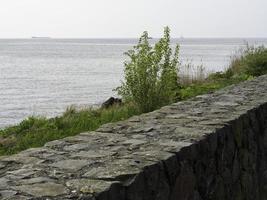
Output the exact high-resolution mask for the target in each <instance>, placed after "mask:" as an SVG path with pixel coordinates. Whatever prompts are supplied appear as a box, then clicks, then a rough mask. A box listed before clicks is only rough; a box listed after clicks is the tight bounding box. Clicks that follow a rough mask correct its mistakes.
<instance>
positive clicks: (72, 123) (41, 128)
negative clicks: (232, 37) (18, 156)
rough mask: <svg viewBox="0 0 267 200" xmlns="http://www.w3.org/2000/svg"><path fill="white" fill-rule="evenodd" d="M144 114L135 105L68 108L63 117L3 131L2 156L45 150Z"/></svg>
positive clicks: (32, 121) (37, 119)
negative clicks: (63, 140)
mask: <svg viewBox="0 0 267 200" xmlns="http://www.w3.org/2000/svg"><path fill="white" fill-rule="evenodd" d="M137 114H140V112H138V111H137V109H136V107H135V106H134V105H122V106H114V107H111V108H108V109H101V108H99V109H93V108H88V109H83V110H79V111H77V110H76V109H75V108H73V107H70V108H68V109H67V110H66V111H65V113H64V114H63V115H62V116H60V117H55V118H50V119H47V118H44V117H29V118H28V119H25V120H23V121H22V122H21V123H20V124H18V125H16V126H11V127H8V128H5V129H2V130H0V137H1V138H0V155H9V154H14V153H17V152H19V151H22V150H25V149H28V148H31V147H40V146H43V145H44V144H45V143H46V142H48V141H52V140H56V139H60V138H64V137H67V136H72V135H76V134H78V133H81V132H84V131H92V130H96V129H97V128H98V127H99V126H101V125H102V124H106V123H109V122H116V121H120V120H124V119H127V118H129V117H131V116H133V115H137Z"/></svg>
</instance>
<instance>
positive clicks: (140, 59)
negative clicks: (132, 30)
mask: <svg viewBox="0 0 267 200" xmlns="http://www.w3.org/2000/svg"><path fill="white" fill-rule="evenodd" d="M125 54H126V55H127V56H128V57H129V58H130V60H129V61H126V62H125V63H124V66H125V69H124V73H125V81H124V82H123V83H122V85H121V87H118V88H117V89H116V90H117V92H118V94H119V95H121V96H122V98H123V100H124V101H126V102H133V103H135V104H136V105H137V107H138V109H139V110H140V111H141V112H149V111H152V110H154V109H156V108H159V107H161V106H164V105H166V104H169V103H172V102H173V101H175V100H176V99H177V88H179V87H178V86H179V85H178V65H179V61H178V55H179V45H176V48H175V52H174V54H173V53H172V49H171V47H170V29H169V28H168V27H166V28H165V29H164V36H163V38H161V39H160V40H159V41H158V42H157V43H156V44H155V46H154V47H152V46H151V45H150V44H149V36H148V33H147V32H144V33H143V35H142V36H141V38H140V39H139V43H138V44H137V45H136V46H134V47H133V49H132V50H129V51H128V52H126V53H125Z"/></svg>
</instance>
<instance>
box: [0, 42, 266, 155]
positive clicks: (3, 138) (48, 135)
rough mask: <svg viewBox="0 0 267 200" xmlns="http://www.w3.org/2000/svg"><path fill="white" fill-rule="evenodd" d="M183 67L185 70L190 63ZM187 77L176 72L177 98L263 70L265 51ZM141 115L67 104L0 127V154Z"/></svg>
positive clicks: (131, 108)
mask: <svg viewBox="0 0 267 200" xmlns="http://www.w3.org/2000/svg"><path fill="white" fill-rule="evenodd" d="M186 70H187V71H188V72H189V70H190V66H189V65H188V66H187V68H186ZM198 70H199V71H195V72H194V74H193V75H192V76H191V77H190V74H189V73H186V74H185V75H184V76H181V75H180V81H181V88H178V89H177V91H178V92H177V93H178V94H179V100H186V99H189V98H191V97H194V96H197V95H200V94H205V93H210V92H213V91H215V90H218V89H221V88H223V87H226V86H229V85H232V84H237V83H239V82H242V81H245V80H248V79H251V78H253V77H255V76H259V75H262V74H266V73H267V50H266V48H264V47H258V48H247V49H246V50H245V51H244V52H243V53H242V54H241V55H240V56H237V57H235V58H234V59H233V60H232V62H231V64H230V66H229V68H228V69H227V70H226V71H225V72H217V73H212V74H210V75H209V76H208V77H206V78H204V75H203V68H202V67H199V68H198ZM138 114H141V112H140V111H138V109H137V106H135V105H134V104H132V103H130V104H123V105H121V106H114V107H110V108H108V109H103V108H94V109H93V108H87V109H82V110H77V109H75V108H74V107H69V108H68V109H67V110H66V111H65V113H64V114H63V115H62V116H59V117H55V118H50V119H48V118H45V117H29V118H28V119H25V120H23V121H22V122H21V123H20V124H18V125H15V126H10V127H8V128H5V129H2V130H0V155H10V154H14V153H17V152H19V151H22V150H25V149H28V148H32V147H40V146H43V145H44V144H45V143H46V142H48V141H52V140H56V139H60V138H64V137H67V136H73V135H76V134H79V133H81V132H84V131H93V130H96V129H97V128H98V127H100V126H101V125H102V124H105V123H109V122H116V121H120V120H124V119H127V118H129V117H131V116H133V115H138Z"/></svg>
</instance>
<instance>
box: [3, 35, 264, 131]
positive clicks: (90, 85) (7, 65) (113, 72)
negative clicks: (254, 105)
mask: <svg viewBox="0 0 267 200" xmlns="http://www.w3.org/2000/svg"><path fill="white" fill-rule="evenodd" d="M136 42H137V40H136V39H25V40H23V39H17V40H16V39H10V40H9V39H2V40H0V127H5V126H8V125H12V124H15V123H18V122H20V121H21V120H22V119H24V118H26V117H28V116H30V115H44V116H49V117H51V116H55V115H59V114H61V113H62V112H63V111H64V110H65V109H66V107H67V106H70V105H72V104H75V105H78V106H80V105H94V104H99V103H101V102H103V101H104V100H105V99H107V98H108V97H110V96H112V95H114V92H113V91H112V89H114V88H116V87H117V86H118V85H119V84H120V80H121V79H122V77H123V61H124V60H125V56H124V55H123V52H125V51H127V50H128V49H130V48H131V47H132V46H133V45H135V44H136ZM152 42H153V41H152ZM177 42H178V43H180V45H181V52H180V58H181V61H182V62H183V63H186V62H192V63H194V64H196V65H199V64H203V66H204V67H205V68H206V70H207V71H221V70H223V69H224V68H225V67H227V65H228V64H229V60H230V58H231V56H232V55H234V54H235V52H236V51H237V50H238V49H240V48H241V47H244V46H245V42H248V43H249V44H256V45H261V44H265V45H267V39H177V40H174V41H173V43H177Z"/></svg>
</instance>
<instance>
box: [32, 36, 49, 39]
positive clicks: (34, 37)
mask: <svg viewBox="0 0 267 200" xmlns="http://www.w3.org/2000/svg"><path fill="white" fill-rule="evenodd" d="M32 39H51V38H50V37H36V36H33V37H32Z"/></svg>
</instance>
